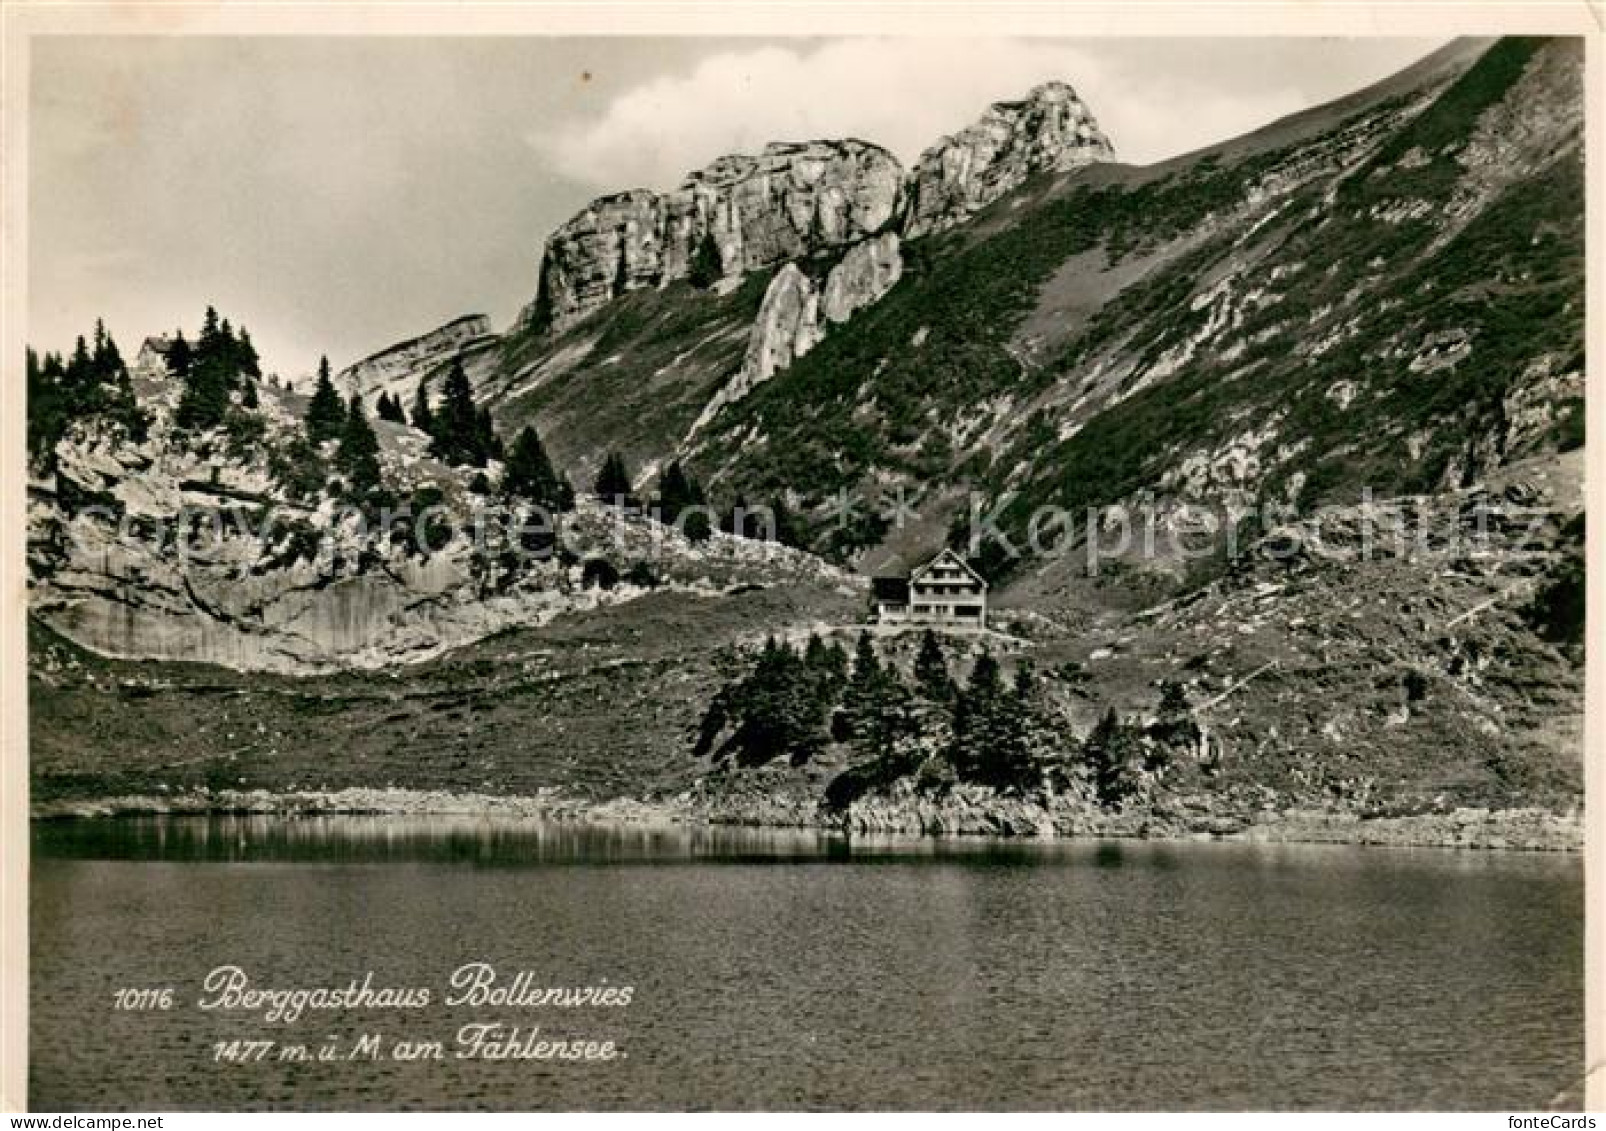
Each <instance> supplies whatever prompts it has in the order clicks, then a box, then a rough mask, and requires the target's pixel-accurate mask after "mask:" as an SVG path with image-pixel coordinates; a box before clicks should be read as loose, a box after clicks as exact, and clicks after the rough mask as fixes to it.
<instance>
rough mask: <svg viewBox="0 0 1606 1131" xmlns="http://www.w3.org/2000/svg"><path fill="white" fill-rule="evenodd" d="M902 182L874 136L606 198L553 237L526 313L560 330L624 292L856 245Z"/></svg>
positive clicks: (751, 159)
mask: <svg viewBox="0 0 1606 1131" xmlns="http://www.w3.org/2000/svg"><path fill="white" fill-rule="evenodd" d="M903 181H904V174H903V168H902V166H900V165H899V163H898V160H897V158H895V157H893V155H892V154H891V153H889V152H887V151H886V150H885V149H882V148H881V147H880V146H877V145H871V144H869V143H868V142H863V141H856V140H847V141H810V142H776V143H771V144H770V145H767V146H765V147H764V149H763V150H762V151H761V152H759V153H757V154H737V155H731V156H726V157H721V158H719V159H718V160H716V161H714V162H712V163H711V164H710V165H708V166H707V167H706V168H704V169H700V170H698V171H696V172H693V173H690V174H688V175H687V177H686V179H685V180H684V181H683V182H682V183H681V185H680V187H679V188H677V189H676V190H675V191H673V192H671V193H667V194H662V195H660V194H658V193H654V192H650V191H648V190H645V189H637V190H633V191H630V192H624V193H615V194H613V195H610V196H604V197H600V198H598V199H597V200H594V201H592V202H591V203H590V204H589V205H587V206H586V207H585V208H584V209H582V210H581V211H580V212H579V213H578V214H577V215H576V216H574V218H573V219H571V220H569V221H568V222H567V223H565V224H564V225H563V226H562V227H560V228H558V230H557V231H555V232H553V233H552V235H551V236H550V237H549V238H548V239H547V243H546V249H545V253H544V255H543V257H542V262H541V279H540V291H539V294H538V296H537V300H536V303H535V305H534V307H532V309H531V314H530V317H531V319H532V320H534V321H537V322H541V323H544V324H545V325H547V326H550V327H551V328H553V329H556V330H562V329H564V328H565V327H567V326H569V325H572V324H573V323H574V322H576V321H578V320H579V319H581V318H584V317H585V316H586V315H587V314H590V313H591V312H592V311H594V310H596V309H598V308H599V307H601V306H603V305H605V304H607V303H608V302H609V301H611V300H612V299H614V298H616V297H617V296H619V295H621V294H624V293H625V292H627V291H631V290H637V289H639V288H641V287H648V286H662V285H664V284H666V283H669V282H673V281H674V280H676V279H682V278H686V277H688V276H697V277H699V278H702V277H704V276H712V277H713V278H715V279H719V278H723V279H736V278H740V277H741V276H742V275H744V274H746V273H747V272H749V271H753V270H757V269H759V268H763V267H769V266H773V265H775V264H777V263H784V262H787V261H789V260H793V259H799V258H802V257H804V256H807V255H809V254H811V253H813V252H815V251H820V250H822V249H827V248H833V247H841V246H845V245H848V244H852V243H856V242H858V241H859V240H862V239H864V238H865V237H867V236H871V235H874V234H876V233H877V232H879V231H881V230H882V229H883V228H885V227H887V226H888V225H889V224H891V223H892V222H893V221H895V220H896V219H897V217H898V216H899V214H900V212H901V210H902V205H903ZM704 281H707V280H706V279H705V280H704Z"/></svg>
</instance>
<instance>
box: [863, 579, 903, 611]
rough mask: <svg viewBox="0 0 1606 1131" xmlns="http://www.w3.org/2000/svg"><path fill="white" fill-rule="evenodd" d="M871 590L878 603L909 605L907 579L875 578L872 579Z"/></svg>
mask: <svg viewBox="0 0 1606 1131" xmlns="http://www.w3.org/2000/svg"><path fill="white" fill-rule="evenodd" d="M870 589H871V592H873V593H874V594H875V599H876V600H877V601H886V602H888V603H891V604H901V605H907V604H908V603H909V579H908V578H907V577H873V578H871V579H870Z"/></svg>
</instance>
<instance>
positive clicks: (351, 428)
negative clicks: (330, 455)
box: [335, 393, 380, 495]
mask: <svg viewBox="0 0 1606 1131" xmlns="http://www.w3.org/2000/svg"><path fill="white" fill-rule="evenodd" d="M335 464H336V466H338V467H339V468H340V470H341V471H343V472H345V474H346V477H347V480H348V481H349V483H350V486H351V488H352V491H353V493H354V494H358V495H366V494H367V493H368V492H370V491H372V490H373V489H374V488H376V487H378V486H379V482H380V473H379V438H378V437H377V436H375V435H374V429H373V426H372V425H371V424H369V423H368V416H367V414H366V413H365V412H364V411H363V407H362V397H360V396H358V395H357V394H356V393H353V394H352V395H351V401H350V403H349V404H348V405H347V406H346V415H345V421H344V423H343V425H342V427H341V432H340V447H339V448H338V449H336V452H335Z"/></svg>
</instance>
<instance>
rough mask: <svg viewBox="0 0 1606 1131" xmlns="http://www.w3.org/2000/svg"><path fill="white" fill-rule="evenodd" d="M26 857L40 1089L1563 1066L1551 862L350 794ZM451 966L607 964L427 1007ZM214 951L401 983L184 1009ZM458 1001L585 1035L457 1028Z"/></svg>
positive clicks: (1083, 1083)
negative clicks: (150, 998)
mask: <svg viewBox="0 0 1606 1131" xmlns="http://www.w3.org/2000/svg"><path fill="white" fill-rule="evenodd" d="M33 853H34V859H33V864H32V889H31V903H32V927H31V929H32V962H33V969H32V974H31V985H32V1002H31V1007H32V1014H31V1019H30V1031H31V1042H32V1048H31V1052H30V1077H31V1085H30V1086H31V1093H30V1103H31V1105H32V1106H33V1107H34V1108H36V1109H40V1110H75V1109H76V1110H108V1109H123V1110H145V1109H167V1108H180V1109H182V1108H210V1109H234V1108H263V1107H265V1108H280V1107H282V1108H291V1109H326V1108H344V1109H366V1108H396V1107H400V1108H440V1107H447V1108H453V1107H466V1108H492V1109H503V1108H506V1109H531V1108H533V1109H595V1108H636V1109H664V1108H669V1109H684V1108H719V1109H728V1108H782V1109H793V1108H806V1109H813V1108H844V1107H845V1108H874V1109H883V1108H895V1109H907V1108H917V1109H924V1108H936V1109H944V1108H983V1109H995V1108H1011V1109H1012V1108H1028V1109H1039V1108H1051V1109H1052V1108H1059V1109H1240V1108H1249V1109H1275V1108H1319V1109H1326V1108H1341V1109H1357V1108H1368V1109H1480V1110H1507V1109H1516V1110H1520V1109H1531V1108H1535V1107H1540V1106H1543V1105H1545V1104H1547V1103H1549V1102H1550V1101H1551V1100H1552V1099H1553V1098H1554V1097H1556V1095H1557V1094H1558V1093H1560V1092H1562V1091H1564V1090H1566V1089H1570V1088H1575V1087H1576V1086H1577V1080H1578V1076H1579V1074H1580V1072H1581V1068H1582V1063H1583V949H1582V947H1583V898H1584V896H1583V873H1582V865H1581V862H1580V860H1579V859H1578V858H1577V857H1552V856H1540V855H1532V856H1529V855H1521V854H1496V853H1455V852H1448V851H1437V850H1397V849H1396V850H1385V849H1361V848H1327V847H1322V848H1317V847H1286V846H1275V847H1269V846H1252V845H1238V844H1210V843H1200V844H1162V843H1145V842H1042V843H1039V842H1030V843H1028V842H1010V841H984V840H962V839H955V840H931V839H915V838H909V839H897V838H881V839H862V838H857V837H856V838H853V839H852V840H851V841H849V840H848V839H846V838H843V837H838V836H831V835H825V834H819V835H816V834H813V833H794V832H775V831H763V830H747V829H689V828H687V829H670V830H649V829H641V828H602V827H590V826H580V825H572V824H571V825H561V824H540V823H531V822H511V821H506V822H503V821H490V820H478V819H472V818H446V817H442V818H427V819H426V818H400V817H373V818H368V817H354V816H352V817H347V816H342V817H306V818H293V817H291V818H280V817H239V818H227V817H212V818H200V817H183V818H137V819H136V818H122V819H113V820H83V821H60V822H37V823H35V825H34V827H33ZM470 963H486V964H490V965H491V966H493V967H494V968H495V971H496V974H497V977H498V979H499V980H500V981H499V984H502V985H505V986H511V984H512V982H513V980H514V977H515V976H516V975H519V974H521V973H522V972H529V975H530V976H529V977H528V978H526V979H524V981H523V983H522V984H523V985H525V986H527V987H528V986H535V987H549V988H550V987H560V988H577V987H591V988H592V989H593V990H595V989H596V988H598V987H612V988H614V989H616V990H617V989H620V988H623V987H629V988H630V990H631V993H630V994H629V995H628V1004H627V1005H625V1006H623V1007H620V1006H618V1005H614V1006H608V1007H604V1006H600V1005H597V1004H595V1003H593V1004H589V1005H571V1006H570V1007H565V1006H564V1005H563V1004H562V1003H561V1001H560V1002H557V1003H554V1002H552V1001H550V1000H548V1001H547V1002H546V1004H541V1003H540V1002H539V1001H537V1002H534V1003H532V1002H530V1001H524V1000H518V995H516V994H515V995H514V999H513V1000H509V1001H505V1002H503V1003H502V1004H498V1005H491V1004H481V1005H479V1006H471V1005H468V1004H448V998H449V997H450V995H451V993H452V990H451V986H450V984H449V978H450V975H451V974H452V972H453V971H455V970H457V969H458V968H460V967H463V966H465V965H467V964H470ZM223 966H234V967H238V968H239V969H240V970H241V971H243V972H245V974H246V975H247V976H248V977H249V978H250V980H251V983H252V984H253V985H257V986H261V987H264V988H272V989H295V988H315V987H347V986H348V985H349V984H350V983H351V982H352V980H353V979H356V980H361V979H363V978H364V976H365V975H367V974H370V973H371V975H372V979H371V985H372V987H375V988H377V987H428V988H429V989H430V990H431V991H432V998H431V1000H430V1002H429V1003H428V1005H427V1006H423V1007H420V1008H411V1009H401V1008H391V1009H383V1008H372V1007H368V1006H367V1003H364V1007H360V1008H351V1009H345V1010H341V1009H335V1008H326V1009H323V1010H321V1011H320V1010H318V1009H315V1008H312V1007H310V1006H309V1007H308V1008H307V1009H306V1011H305V1012H303V1013H301V1015H300V1016H299V1017H297V1018H296V1020H295V1021H294V1022H290V1021H288V1020H286V1019H285V1017H282V1016H281V1017H279V1018H278V1019H276V1020H273V1021H268V1020H266V1019H265V1016H264V1014H265V1010H258V1011H256V1012H250V1011H245V1010H229V1009H223V1008H215V1009H208V1010H202V1009H200V1008H199V1007H198V1005H199V1003H200V1002H201V1001H202V1000H203V999H204V998H205V996H206V992H207V991H206V990H205V987H204V986H203V979H205V978H206V977H207V975H208V973H209V972H210V971H212V970H214V969H215V968H218V967H223ZM159 988H171V990H172V991H173V992H172V1008H170V1009H167V1010H163V1009H160V1008H152V1009H138V1008H127V1009H120V1008H117V1003H118V999H117V998H116V996H115V995H116V994H117V992H118V991H119V990H134V991H141V990H150V989H159ZM614 996H615V997H617V996H618V995H617V994H616V995H614ZM122 1000H123V1003H124V1004H131V1003H132V1004H141V1001H140V999H138V997H137V996H130V995H125V996H124V998H123V999H122ZM145 1004H149V1003H145ZM478 1024H502V1025H505V1026H508V1027H515V1026H516V1027H519V1028H520V1030H521V1038H520V1039H526V1044H524V1045H523V1046H521V1047H525V1048H533V1047H535V1045H534V1043H533V1039H531V1038H530V1033H529V1031H530V1030H531V1029H532V1028H539V1030H540V1032H539V1037H538V1039H539V1040H541V1041H546V1040H548V1039H552V1040H560V1041H568V1042H572V1043H573V1045H574V1047H579V1042H581V1041H589V1042H591V1043H592V1045H593V1046H594V1047H600V1045H602V1044H603V1043H606V1042H611V1043H612V1047H613V1050H614V1052H615V1054H616V1055H615V1056H614V1058H613V1059H611V1060H577V1061H563V1060H552V1059H543V1058H525V1059H505V1060H493V1059H488V1058H487V1057H485V1056H482V1055H475V1056H472V1057H460V1056H458V1055H457V1053H458V1052H461V1051H465V1048H466V1047H467V1046H464V1045H461V1044H459V1043H458V1042H457V1038H458V1037H459V1035H460V1032H461V1030H463V1028H464V1027H466V1026H471V1025H478ZM368 1034H374V1035H376V1036H377V1037H378V1038H379V1039H378V1041H376V1042H375V1045H376V1046H377V1047H379V1048H380V1049H382V1050H383V1051H382V1052H380V1053H379V1054H378V1055H374V1052H373V1046H370V1047H367V1048H364V1049H362V1050H361V1052H360V1054H359V1055H349V1054H350V1053H351V1050H352V1047H353V1043H354V1042H356V1041H357V1040H358V1039H359V1038H360V1037H362V1036H364V1035H368ZM429 1040H436V1041H439V1042H440V1043H441V1051H442V1052H443V1056H444V1059H430V1058H428V1057H427V1056H426V1057H424V1058H423V1059H406V1057H407V1056H409V1055H410V1054H411V1052H416V1051H420V1050H422V1051H423V1052H426V1053H427V1052H428V1051H430V1050H429V1047H428V1041H429ZM244 1041H271V1042H273V1044H272V1046H271V1048H270V1049H269V1050H268V1051H267V1052H266V1053H264V1054H261V1055H262V1058H261V1059H253V1057H255V1056H257V1055H258V1054H257V1053H255V1052H253V1051H250V1050H251V1049H252V1048H254V1047H260V1046H245V1045H242V1044H239V1043H238V1042H244ZM398 1041H401V1042H405V1044H403V1045H402V1047H401V1048H400V1049H398V1048H397V1047H396V1043H397V1042H398ZM507 1043H510V1044H517V1043H518V1040H511V1041H509V1042H507ZM326 1045H327V1046H328V1047H329V1048H332V1049H336V1050H338V1055H339V1056H340V1057H341V1058H342V1059H335V1060H327V1061H326V1060H320V1059H318V1056H317V1052H318V1050H320V1049H322V1048H324V1047H325V1046H326ZM486 1047H487V1046H485V1045H483V1044H482V1045H481V1046H480V1051H481V1052H483V1051H484V1050H485V1048H486ZM287 1048H288V1049H290V1050H297V1049H299V1050H303V1051H305V1052H306V1053H307V1055H308V1057H309V1059H297V1058H295V1057H291V1056H289V1054H288V1053H286V1052H285V1050H286V1049H287ZM220 1050H221V1052H220ZM398 1056H400V1057H401V1058H402V1059H397V1057H398ZM281 1057H286V1058H287V1059H281ZM1573 1102H1574V1103H1576V1102H1578V1101H1577V1100H1574V1101H1573Z"/></svg>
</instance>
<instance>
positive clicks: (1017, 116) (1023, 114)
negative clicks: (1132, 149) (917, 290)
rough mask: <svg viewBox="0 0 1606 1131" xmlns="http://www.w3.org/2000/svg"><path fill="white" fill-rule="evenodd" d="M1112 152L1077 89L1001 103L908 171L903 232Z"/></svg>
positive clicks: (958, 217)
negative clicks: (1040, 175)
mask: <svg viewBox="0 0 1606 1131" xmlns="http://www.w3.org/2000/svg"><path fill="white" fill-rule="evenodd" d="M1114 156H1115V150H1114V148H1113V147H1112V146H1111V145H1110V142H1109V139H1108V138H1106V137H1105V136H1104V134H1103V133H1102V132H1101V131H1100V130H1099V126H1098V123H1097V122H1096V121H1095V120H1094V119H1093V115H1092V113H1091V112H1090V111H1089V110H1088V108H1087V106H1086V105H1085V104H1084V103H1083V102H1082V100H1081V98H1079V97H1078V96H1077V94H1076V91H1075V90H1073V89H1072V88H1071V87H1070V86H1069V85H1067V84H1066V83H1063V82H1051V83H1044V84H1043V85H1042V86H1038V87H1034V88H1033V89H1032V91H1031V92H1030V93H1029V94H1028V95H1027V96H1026V97H1025V98H1024V99H1023V100H1021V101H1019V102H995V103H994V104H993V105H992V106H991V107H989V108H988V110H987V113H986V114H984V115H982V118H981V120H980V121H978V122H976V123H975V124H974V125H972V126H969V127H967V128H966V129H963V130H961V131H959V132H958V133H957V134H954V135H953V136H952V137H945V138H943V139H942V140H941V141H939V142H938V143H937V144H936V145H934V146H932V147H931V148H930V149H928V150H926V152H925V153H923V154H921V157H920V160H919V162H918V163H917V164H916V165H915V168H914V171H913V172H912V173H910V175H909V215H908V218H907V219H906V220H905V222H904V234H905V235H907V236H910V237H913V236H920V235H924V234H926V233H927V232H935V231H941V230H942V229H944V228H949V227H952V226H953V225H954V224H957V223H959V222H960V221H962V220H964V219H966V218H967V217H969V216H971V215H973V214H974V213H976V212H978V211H980V210H981V209H982V208H985V207H986V206H987V205H989V204H991V203H992V202H993V201H995V200H997V199H998V198H999V197H1001V196H1003V195H1004V194H1005V193H1007V192H1009V191H1010V190H1011V189H1014V188H1016V187H1018V186H1019V185H1020V184H1021V183H1022V182H1023V181H1025V180H1026V178H1027V177H1030V176H1031V175H1033V174H1034V173H1042V172H1064V171H1065V170H1067V169H1074V168H1076V167H1077V166H1079V165H1086V164H1089V163H1091V162H1094V161H1109V160H1112V159H1113V158H1114Z"/></svg>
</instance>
